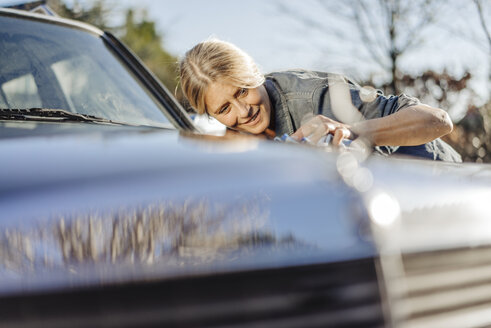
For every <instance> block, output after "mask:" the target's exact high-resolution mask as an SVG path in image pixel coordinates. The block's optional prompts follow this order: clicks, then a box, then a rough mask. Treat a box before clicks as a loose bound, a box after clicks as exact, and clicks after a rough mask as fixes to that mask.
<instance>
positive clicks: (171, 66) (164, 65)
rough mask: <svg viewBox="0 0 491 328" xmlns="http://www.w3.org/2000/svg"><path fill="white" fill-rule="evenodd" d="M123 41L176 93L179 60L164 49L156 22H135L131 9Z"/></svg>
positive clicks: (144, 19) (127, 15) (128, 12)
mask: <svg viewBox="0 0 491 328" xmlns="http://www.w3.org/2000/svg"><path fill="white" fill-rule="evenodd" d="M121 40H122V41H123V42H124V43H125V44H126V45H127V46H128V47H130V48H131V49H132V50H133V51H134V52H135V53H136V54H137V55H138V57H140V58H141V59H142V60H143V62H144V63H145V64H146V65H147V67H148V68H149V69H150V70H151V71H152V72H153V73H154V74H155V75H156V76H157V77H158V78H159V79H160V80H161V81H162V82H163V83H164V84H165V86H166V87H167V88H168V89H169V90H171V91H174V89H175V88H176V85H177V58H176V57H174V56H172V55H171V54H170V53H169V52H167V51H166V50H165V49H164V48H163V47H162V36H161V35H159V33H158V32H157V31H156V29H155V22H152V21H150V20H148V19H147V18H146V17H143V19H142V20H141V21H140V22H135V18H134V12H133V10H131V9H129V10H128V11H127V13H126V22H125V25H124V31H123V33H122V36H121Z"/></svg>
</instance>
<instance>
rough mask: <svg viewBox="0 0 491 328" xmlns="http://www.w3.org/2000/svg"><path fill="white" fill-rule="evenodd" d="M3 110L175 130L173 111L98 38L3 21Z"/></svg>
mask: <svg viewBox="0 0 491 328" xmlns="http://www.w3.org/2000/svg"><path fill="white" fill-rule="evenodd" d="M0 89H1V92H0V93H2V95H0V98H2V99H3V102H4V104H3V105H2V106H3V107H7V108H16V109H17V108H32V107H43V108H52V109H63V110H67V111H70V112H73V113H79V114H88V115H94V116H98V117H102V118H107V119H110V120H114V121H118V122H126V123H130V124H138V125H151V126H164V127H169V126H171V125H170V121H169V119H168V118H167V117H166V115H169V114H168V112H167V109H166V108H164V106H163V105H162V104H161V103H159V102H158V101H156V100H155V98H153V96H152V95H151V93H150V92H149V91H148V90H147V89H146V87H145V86H143V84H142V83H141V82H140V81H139V80H138V79H137V78H135V76H134V75H133V73H132V72H131V71H130V70H129V69H128V68H127V67H126V66H125V65H124V64H122V62H121V61H120V60H119V59H118V57H116V56H115V55H114V54H113V52H112V50H111V49H110V48H109V47H108V46H107V45H106V43H105V42H104V41H103V40H102V39H101V38H100V37H99V36H98V35H94V34H91V33H87V32H84V31H81V30H78V29H75V28H70V27H65V26H61V25H55V24H49V23H41V22H37V21H32V20H26V19H18V18H13V17H0Z"/></svg>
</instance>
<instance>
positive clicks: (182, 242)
mask: <svg viewBox="0 0 491 328" xmlns="http://www.w3.org/2000/svg"><path fill="white" fill-rule="evenodd" d="M202 139H203V137H196V136H193V135H184V134H178V133H177V132H173V131H163V130H162V131H154V132H151V133H146V134H142V133H138V132H130V131H128V132H127V133H124V134H123V133H118V134H107V133H105V134H97V133H87V134H75V135H67V136H64V137H63V138H59V137H52V136H51V137H37V138H16V139H8V140H7V139H4V140H0V153H2V161H3V165H4V168H7V167H8V168H9V169H5V170H2V172H0V181H1V183H0V209H1V211H0V216H1V219H0V226H1V232H0V233H1V235H0V242H1V243H2V245H3V246H2V252H1V254H0V275H1V276H2V277H3V278H5V279H1V280H0V281H3V283H0V292H2V291H3V292H4V293H5V292H7V291H9V290H16V288H18V286H19V285H22V286H24V287H25V286H30V287H29V288H32V289H36V288H46V286H55V287H56V286H58V287H66V286H67V285H78V284H80V283H82V281H83V283H87V282H88V281H89V282H90V281H92V282H93V283H101V281H106V282H114V281H115V280H118V279H123V280H127V279H143V278H145V277H147V278H148V277H160V278H162V277H166V276H175V275H177V274H178V275H182V274H200V273H204V272H216V271H230V270H243V269H252V268H267V267H277V266H289V265H297V264H302V263H304V264H308V263H319V262H332V261H339V260H350V259H356V258H362V257H369V256H373V254H374V253H375V250H374V247H373V244H372V242H371V241H370V240H369V237H368V235H366V232H367V231H365V230H366V229H365V230H364V228H363V227H364V226H366V223H367V222H368V220H367V216H366V213H365V211H364V208H363V204H362V201H361V198H360V196H359V195H358V194H357V193H356V192H354V191H353V190H351V188H349V187H347V186H346V185H345V184H344V182H343V181H342V180H341V179H340V178H339V176H338V175H337V173H336V162H335V156H326V155H327V154H325V153H321V152H316V151H312V150H310V149H307V148H301V147H294V146H293V147H288V145H277V144H274V143H271V142H261V141H259V140H258V139H256V138H239V139H235V140H232V141H229V140H222V141H215V142H210V141H207V140H202ZM365 228H366V227H365ZM367 238H368V239H367ZM114 267H117V268H119V269H117V270H116V269H114ZM34 276H35V277H36V279H35V280H34V279H32V278H33V277H34ZM82 277H83V278H82ZM80 279H82V280H80Z"/></svg>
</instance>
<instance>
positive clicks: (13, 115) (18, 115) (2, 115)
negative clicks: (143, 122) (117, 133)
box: [0, 108, 137, 126]
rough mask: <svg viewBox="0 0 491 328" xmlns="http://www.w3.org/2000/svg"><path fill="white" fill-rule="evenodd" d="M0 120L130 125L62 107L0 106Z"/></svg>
mask: <svg viewBox="0 0 491 328" xmlns="http://www.w3.org/2000/svg"><path fill="white" fill-rule="evenodd" d="M0 120H15V121H17V120H19V121H47V122H88V123H103V124H117V125H131V126H137V125H135V124H130V123H122V122H116V121H113V120H109V119H107V118H102V117H97V116H93V115H87V114H78V113H71V112H69V111H66V110H64V109H50V108H23V109H14V108H0Z"/></svg>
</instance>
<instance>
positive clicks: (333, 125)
mask: <svg viewBox="0 0 491 328" xmlns="http://www.w3.org/2000/svg"><path fill="white" fill-rule="evenodd" d="M452 129H453V124H452V121H451V120H450V117H449V116H448V114H447V113H446V112H445V111H444V110H442V109H438V108H433V107H430V106H427V105H423V104H418V105H413V106H409V107H406V108H404V109H402V110H399V111H398V112H396V113H394V114H391V115H388V116H384V117H381V118H376V119H370V120H365V121H361V122H357V123H354V124H352V125H348V124H343V123H340V122H337V121H335V120H332V119H330V118H328V117H325V116H323V115H318V116H316V117H315V118H314V119H312V120H311V121H309V122H307V123H306V124H304V125H303V126H301V127H300V129H298V130H297V131H296V132H295V133H294V134H293V135H292V137H294V138H297V139H301V138H303V137H309V138H310V139H311V140H313V141H314V142H316V140H318V139H320V137H322V136H323V135H326V134H332V135H333V136H334V138H333V144H335V145H339V144H340V143H341V141H342V140H343V139H354V138H355V137H358V136H360V137H364V138H367V139H368V140H369V141H370V142H372V144H373V145H375V146H416V145H422V144H424V143H427V142H429V141H432V140H434V139H436V138H439V137H441V136H443V135H446V134H448V133H450V132H451V131H452Z"/></svg>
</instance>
